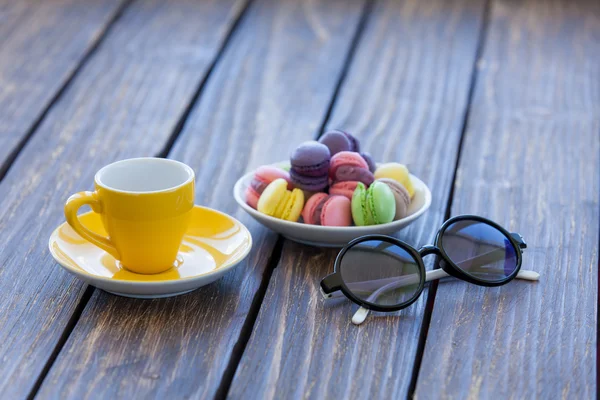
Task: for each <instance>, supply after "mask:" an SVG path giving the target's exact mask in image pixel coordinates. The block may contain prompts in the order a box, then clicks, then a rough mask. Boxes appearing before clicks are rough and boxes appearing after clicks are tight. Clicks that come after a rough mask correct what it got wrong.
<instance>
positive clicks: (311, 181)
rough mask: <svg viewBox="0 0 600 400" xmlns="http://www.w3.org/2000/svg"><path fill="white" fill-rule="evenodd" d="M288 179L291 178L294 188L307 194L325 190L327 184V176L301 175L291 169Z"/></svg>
mask: <svg viewBox="0 0 600 400" xmlns="http://www.w3.org/2000/svg"><path fill="white" fill-rule="evenodd" d="M290 178H292V182H293V183H294V186H295V187H297V188H299V189H302V190H306V191H308V192H320V191H322V190H325V189H326V188H327V185H328V184H329V177H328V176H327V175H322V176H307V175H301V174H298V173H297V172H296V171H295V170H294V169H293V168H292V169H291V170H290Z"/></svg>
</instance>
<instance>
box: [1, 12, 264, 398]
mask: <svg viewBox="0 0 600 400" xmlns="http://www.w3.org/2000/svg"><path fill="white" fill-rule="evenodd" d="M134 1H135V0H125V1H124V2H123V4H122V5H121V7H120V8H119V9H118V10H117V12H115V14H114V15H113V17H112V18H111V19H110V21H109V22H108V23H107V25H106V28H105V29H104V30H103V31H102V32H101V33H100V35H99V36H98V39H97V40H96V42H95V43H94V44H93V45H92V46H91V47H90V49H89V50H88V52H87V53H86V54H85V55H84V56H83V57H82V59H81V61H80V63H79V64H78V65H77V67H76V68H75V69H74V70H73V73H72V74H71V75H70V76H69V78H68V79H67V81H66V82H65V84H64V85H63V86H62V87H61V88H60V89H59V90H58V91H57V93H56V95H55V96H54V97H53V98H52V100H51V101H50V103H49V104H48V106H47V107H46V108H45V109H44V111H43V112H42V114H41V115H40V117H39V118H38V119H37V120H36V121H35V123H34V124H33V126H32V128H31V130H30V131H28V132H27V134H26V135H25V137H24V139H23V140H22V141H21V143H19V145H18V146H17V147H16V148H15V150H14V151H13V153H11V154H10V156H9V157H8V158H7V161H6V163H5V165H3V166H2V167H1V168H0V182H1V181H2V179H3V178H4V176H5V175H6V173H7V172H8V170H9V169H10V165H11V164H12V162H13V161H14V160H15V159H16V158H17V156H18V155H19V153H20V152H21V150H22V149H23V148H24V147H25V145H26V144H27V141H28V140H29V139H30V138H31V137H32V136H33V134H34V133H35V131H36V130H37V128H38V127H39V126H40V124H41V123H42V121H43V120H44V117H45V116H46V115H47V114H48V112H49V111H50V109H51V108H52V106H53V105H54V104H55V103H56V102H57V101H58V100H59V99H60V97H61V96H62V95H63V94H64V93H65V92H66V90H67V89H68V87H69V86H70V84H71V82H73V80H74V79H75V77H76V75H77V74H78V73H79V71H81V69H82V68H83V66H84V65H85V64H86V62H87V61H88V60H89V59H90V58H91V56H92V55H93V54H94V53H95V52H96V50H97V49H98V48H99V46H100V44H101V42H102V41H103V40H104V38H106V36H107V34H108V33H109V32H110V29H111V28H112V27H113V26H114V25H115V23H116V22H117V21H118V20H119V18H120V17H121V16H122V15H123V12H124V11H125V9H126V8H127V7H129V6H130V5H131V4H132V3H133V2H134ZM251 2H252V0H246V1H244V2H243V3H242V5H241V7H240V10H239V11H238V13H237V15H236V16H235V17H234V21H233V23H232V24H231V27H230V28H229V31H228V32H227V33H226V34H225V38H224V40H223V42H222V43H221V46H220V47H219V49H218V51H217V53H216V55H215V57H214V59H213V61H212V62H211V64H210V65H209V67H208V69H207V71H206V74H205V76H204V77H203V78H202V80H201V81H200V83H199V84H198V87H197V88H196V90H195V91H194V94H193V96H192V98H191V99H190V101H189V103H188V105H187V106H186V108H185V109H184V110H183V113H182V115H181V117H180V118H179V119H178V121H177V124H176V125H175V128H174V129H173V132H172V133H171V134H170V135H169V137H168V139H167V141H166V143H165V146H164V147H163V149H162V150H161V151H160V152H159V153H158V154H156V157H160V158H165V157H166V156H167V155H168V154H169V152H170V151H171V148H172V147H173V145H174V143H175V141H176V140H177V138H178V137H179V135H180V133H181V132H182V130H183V127H184V126H185V122H186V120H187V119H188V117H189V115H190V113H191V110H192V109H193V107H194V105H195V104H196V103H197V101H198V100H199V99H200V96H201V94H202V91H203V89H204V87H205V86H206V83H207V82H208V80H209V79H210V76H211V74H212V72H213V70H214V69H215V67H216V65H217V64H218V63H219V60H220V59H221V56H222V55H223V52H224V51H225V49H226V48H227V45H228V44H229V42H230V39H231V38H232V37H233V34H234V33H235V31H236V29H237V27H238V26H239V25H240V22H241V21H242V19H243V17H244V16H245V15H246V13H247V10H248V8H249V6H250V3H251ZM265 273H266V271H265ZM95 290H96V288H94V287H93V286H91V285H88V286H87V288H86V289H85V291H84V293H83V295H82V296H81V299H80V300H79V303H78V304H77V306H76V308H75V311H74V312H73V314H72V315H71V318H70V319H69V322H68V323H67V325H66V326H65V329H64V331H63V333H62V335H61V337H60V339H59V340H58V342H57V343H56V346H55V348H54V350H53V351H52V354H51V355H50V357H49V358H48V360H47V362H46V364H45V365H44V368H43V369H42V372H41V373H40V375H39V376H38V379H37V380H36V382H35V384H34V385H33V388H32V390H31V392H30V393H29V395H28V396H27V399H28V400H31V399H33V398H35V396H36V394H37V392H38V391H39V389H40V387H41V386H42V383H43V382H44V380H45V379H46V376H47V375H48V372H49V371H50V368H52V365H53V364H54V362H55V361H56V358H57V357H58V355H59V353H60V352H61V350H62V348H63V347H64V345H65V343H66V342H67V340H68V339H69V336H71V333H72V332H73V330H74V329H75V326H76V325H77V323H78V321H79V318H80V317H81V314H82V313H83V310H84V309H85V307H86V306H87V304H88V302H89V300H90V299H91V297H92V294H93V293H94V291H95ZM265 291H266V289H265Z"/></svg>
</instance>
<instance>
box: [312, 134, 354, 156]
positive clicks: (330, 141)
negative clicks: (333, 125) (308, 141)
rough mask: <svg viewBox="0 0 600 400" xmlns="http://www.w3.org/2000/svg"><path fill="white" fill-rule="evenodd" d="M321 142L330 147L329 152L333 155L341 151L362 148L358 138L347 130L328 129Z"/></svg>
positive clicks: (320, 139)
mask: <svg viewBox="0 0 600 400" xmlns="http://www.w3.org/2000/svg"><path fill="white" fill-rule="evenodd" d="M319 142H320V143H322V144H324V145H325V146H327V147H328V148H329V152H330V153H331V155H332V156H333V155H334V154H336V153H339V152H340V151H355V152H358V151H359V150H360V143H359V141H358V139H356V138H355V137H354V136H352V135H351V134H349V133H347V132H343V131H339V130H331V131H327V132H325V133H324V134H323V136H321V137H320V138H319Z"/></svg>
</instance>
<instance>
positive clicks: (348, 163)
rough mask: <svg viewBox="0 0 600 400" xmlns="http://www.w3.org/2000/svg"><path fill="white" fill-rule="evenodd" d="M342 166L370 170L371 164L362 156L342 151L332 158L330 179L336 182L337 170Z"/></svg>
mask: <svg viewBox="0 0 600 400" xmlns="http://www.w3.org/2000/svg"><path fill="white" fill-rule="evenodd" d="M342 166H345V167H354V168H361V169H365V170H367V171H368V170H369V164H367V162H366V161H365V159H364V158H362V157H361V156H360V154H358V153H355V152H353V151H340V152H339V153H336V154H335V155H334V156H333V157H331V161H330V162H329V179H331V180H335V178H336V173H337V170H338V169H339V168H340V167H342Z"/></svg>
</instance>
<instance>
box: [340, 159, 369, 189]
mask: <svg viewBox="0 0 600 400" xmlns="http://www.w3.org/2000/svg"><path fill="white" fill-rule="evenodd" d="M355 154H356V153H355ZM374 180H375V177H374V176H373V174H372V173H371V171H369V170H368V169H366V168H362V167H355V166H352V165H341V166H340V167H338V168H336V170H335V173H334V176H333V177H332V178H331V181H332V182H345V181H354V182H362V183H364V184H365V185H366V186H369V185H370V184H371V183H373V181H374Z"/></svg>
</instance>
